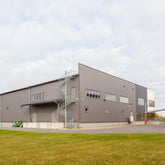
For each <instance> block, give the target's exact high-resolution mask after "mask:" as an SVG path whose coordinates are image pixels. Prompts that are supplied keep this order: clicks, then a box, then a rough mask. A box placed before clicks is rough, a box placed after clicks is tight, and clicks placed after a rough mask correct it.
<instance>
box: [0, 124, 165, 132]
mask: <svg viewBox="0 0 165 165" xmlns="http://www.w3.org/2000/svg"><path fill="white" fill-rule="evenodd" d="M0 129H3V130H16V131H29V132H43V133H44V132H51V133H84V134H105V133H107V134H109V133H165V125H138V126H135V125H134V126H118V127H106V128H90V129H69V130H64V129H63V130H55V129H36V128H17V127H12V128H2V127H1V128H0Z"/></svg>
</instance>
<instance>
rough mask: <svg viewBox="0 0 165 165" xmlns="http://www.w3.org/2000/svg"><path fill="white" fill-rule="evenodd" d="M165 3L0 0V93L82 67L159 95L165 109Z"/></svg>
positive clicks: (139, 0)
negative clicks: (78, 64) (105, 73)
mask: <svg viewBox="0 0 165 165" xmlns="http://www.w3.org/2000/svg"><path fill="white" fill-rule="evenodd" d="M164 15H165V1H163V0H157V1H155V0H145V1H144V0H134V1H132V0H122V1H121V0H115V1H114V0H113V1H112V0H28V1H27V0H21V1H20V0H5V1H4V0H0V75H1V80H3V81H0V86H1V88H0V92H5V91H9V90H13V89H17V88H21V87H25V86H29V85H32V84H36V83H40V82H44V81H49V80H52V79H56V78H58V77H60V76H61V75H63V74H64V71H65V70H70V69H74V70H76V69H77V63H83V64H85V65H89V66H91V67H94V68H96V69H100V70H102V71H104V72H107V73H110V74H113V75H115V76H119V77H121V78H124V79H127V80H129V81H132V82H135V83H138V84H140V85H143V86H146V87H149V88H151V89H154V90H155V95H156V108H157V109H160V108H165V103H164V100H165V88H164V86H165V65H164V61H165V55H164V53H165V48H164V43H165V30H164V29H165V21H164Z"/></svg>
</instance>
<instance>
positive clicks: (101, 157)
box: [0, 130, 165, 165]
mask: <svg viewBox="0 0 165 165" xmlns="http://www.w3.org/2000/svg"><path fill="white" fill-rule="evenodd" d="M5 164H20V165H23V164H28V165H29V164H34V165H37V164H43V165H48V164H52V165H55V164H60V165H62V164H66V165H72V164H77V165H82V164H83V165H88V164H89V165H93V164H94V165H95V164H96V165H99V164H101V165H106V164H113V165H120V164H121V165H136V164H138V165H142V164H145V165H152V164H154V165H159V164H162V165H164V164H165V134H57V133H33V132H19V131H6V130H0V165H5Z"/></svg>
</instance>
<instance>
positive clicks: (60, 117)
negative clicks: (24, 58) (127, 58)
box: [0, 64, 155, 128]
mask: <svg viewBox="0 0 165 165" xmlns="http://www.w3.org/2000/svg"><path fill="white" fill-rule="evenodd" d="M154 104H155V98H154V91H153V90H150V89H147V88H145V87H142V86H140V85H137V84H134V83H132V82H129V81H127V80H123V79H121V78H118V77H115V76H112V75H110V74H107V73H104V72H102V71H99V70H96V69H93V68H90V67H88V66H85V65H83V64H79V68H78V74H70V75H66V77H65V78H61V79H57V80H54V81H49V82H46V83H42V84H37V85H34V86H30V87H27V88H23V89H19V90H15V91H10V92H6V93H2V94H0V122H1V125H4V126H5V125H11V123H12V122H13V121H16V120H21V121H23V123H24V126H25V127H26V126H27V127H38V125H40V127H41V125H42V127H45V128H58V127H64V124H65V127H73V125H74V127H75V123H76V127H79V125H80V124H81V123H112V122H128V119H129V116H130V114H132V115H133V116H134V120H136V117H137V114H141V113H145V112H148V111H153V110H154V106H155V105H154ZM60 124H61V126H59V125H60Z"/></svg>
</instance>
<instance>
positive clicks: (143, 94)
mask: <svg viewBox="0 0 165 165" xmlns="http://www.w3.org/2000/svg"><path fill="white" fill-rule="evenodd" d="M135 87H136V113H145V105H139V104H138V98H142V99H144V102H146V103H147V88H145V87H142V86H140V85H137V84H136V85H135Z"/></svg>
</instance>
